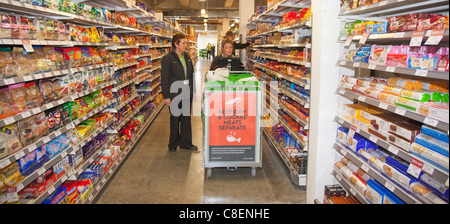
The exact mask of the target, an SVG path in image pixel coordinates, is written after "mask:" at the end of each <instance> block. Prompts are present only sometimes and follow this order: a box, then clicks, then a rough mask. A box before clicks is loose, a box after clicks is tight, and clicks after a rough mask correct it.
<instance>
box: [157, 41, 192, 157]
mask: <svg viewBox="0 0 450 224" xmlns="http://www.w3.org/2000/svg"><path fill="white" fill-rule="evenodd" d="M187 49H188V45H187V39H186V35H184V34H182V33H177V34H175V35H174V36H173V38H172V51H171V52H169V53H168V54H167V55H165V56H164V57H163V58H162V59H161V87H162V95H163V97H164V103H165V104H166V105H167V106H168V107H170V139H169V150H170V151H171V152H175V151H176V150H177V147H178V146H179V147H180V148H181V149H186V150H193V151H195V150H198V148H197V147H196V146H194V145H193V144H192V128H191V127H192V126H191V108H192V101H193V100H195V98H196V96H195V85H194V65H193V63H192V60H191V58H190V57H189V54H188V53H187V52H186V51H187Z"/></svg>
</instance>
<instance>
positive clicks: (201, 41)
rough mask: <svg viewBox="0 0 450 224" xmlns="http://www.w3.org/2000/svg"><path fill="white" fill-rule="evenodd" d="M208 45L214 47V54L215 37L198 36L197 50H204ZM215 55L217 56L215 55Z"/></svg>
mask: <svg viewBox="0 0 450 224" xmlns="http://www.w3.org/2000/svg"><path fill="white" fill-rule="evenodd" d="M208 43H210V44H214V45H216V52H217V35H216V34H213V35H199V36H198V43H197V44H198V49H199V50H200V49H205V48H206V46H207V45H208ZM216 55H217V54H216Z"/></svg>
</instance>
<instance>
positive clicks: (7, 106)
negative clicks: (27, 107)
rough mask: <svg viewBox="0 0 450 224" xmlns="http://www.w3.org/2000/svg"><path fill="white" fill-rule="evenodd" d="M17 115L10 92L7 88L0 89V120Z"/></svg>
mask: <svg viewBox="0 0 450 224" xmlns="http://www.w3.org/2000/svg"><path fill="white" fill-rule="evenodd" d="M14 114H16V109H15V108H14V107H13V105H11V99H10V94H9V90H8V88H7V87H5V88H1V89H0V119H5V118H8V117H11V116H13V115H14Z"/></svg>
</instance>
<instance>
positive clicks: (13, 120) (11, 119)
mask: <svg viewBox="0 0 450 224" xmlns="http://www.w3.org/2000/svg"><path fill="white" fill-rule="evenodd" d="M15 121H16V120H15V119H14V118H13V117H8V118H5V119H4V122H5V125H9V124H12V123H14V122H15Z"/></svg>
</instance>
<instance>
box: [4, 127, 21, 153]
mask: <svg viewBox="0 0 450 224" xmlns="http://www.w3.org/2000/svg"><path fill="white" fill-rule="evenodd" d="M0 134H1V135H3V138H4V139H3V140H4V143H5V146H6V151H7V152H8V154H9V155H11V154H14V153H16V152H18V151H19V150H21V149H22V148H23V147H22V144H21V143H20V139H19V136H18V129H17V124H16V123H14V124H10V125H6V126H4V127H2V128H1V129H0Z"/></svg>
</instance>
